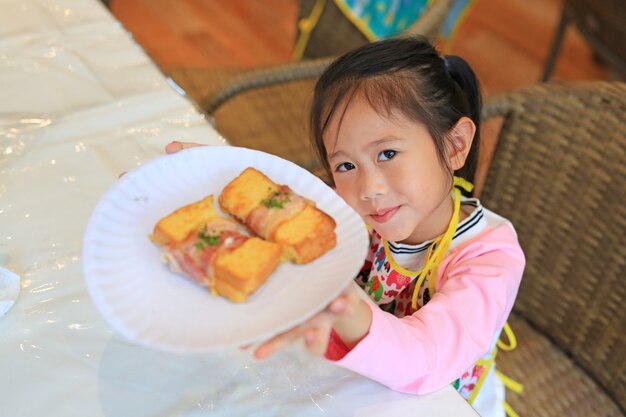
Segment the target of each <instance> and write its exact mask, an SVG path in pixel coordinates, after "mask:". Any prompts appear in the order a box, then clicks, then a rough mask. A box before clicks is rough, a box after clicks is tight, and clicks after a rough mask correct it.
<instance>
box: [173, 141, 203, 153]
mask: <svg viewBox="0 0 626 417" xmlns="http://www.w3.org/2000/svg"><path fill="white" fill-rule="evenodd" d="M196 146H202V145H201V144H199V143H193V142H179V141H177V140H175V141H172V142H170V143H168V144H167V145H165V153H168V154H170V153H176V152H178V151H182V150H183V149H188V148H195V147H196Z"/></svg>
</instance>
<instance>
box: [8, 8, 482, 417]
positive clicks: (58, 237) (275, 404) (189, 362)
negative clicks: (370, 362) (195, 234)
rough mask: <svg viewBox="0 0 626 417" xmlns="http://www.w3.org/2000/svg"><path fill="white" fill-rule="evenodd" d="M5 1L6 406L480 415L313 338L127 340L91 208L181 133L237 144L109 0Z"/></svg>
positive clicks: (20, 410)
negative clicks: (372, 375) (368, 369)
mask: <svg viewBox="0 0 626 417" xmlns="http://www.w3.org/2000/svg"><path fill="white" fill-rule="evenodd" d="M0 10H2V13H0V261H1V264H2V266H4V267H5V268H7V269H9V270H11V271H13V272H14V273H16V274H17V275H19V276H20V278H21V293H20V295H19V298H18V299H17V302H16V303H15V305H13V307H12V308H11V309H10V310H9V311H8V312H7V313H6V314H5V315H4V316H1V317H0V415H3V416H43V415H46V416H70V415H88V416H91V417H97V416H107V417H121V416H133V417H142V416H204V415H211V416H214V415H216V416H257V415H259V416H265V415H267V416H295V415H304V416H309V415H310V416H317V415H338V416H347V415H355V416H382V415H391V414H394V415H395V414H397V413H398V412H403V411H404V412H407V413H413V414H414V415H430V416H438V415H441V416H449V415H455V416H463V415H475V414H474V413H473V412H472V411H471V408H470V407H469V406H468V405H467V403H465V402H464V401H463V400H462V399H461V398H460V397H459V396H458V395H456V393H455V392H454V391H453V390H452V389H451V388H445V389H443V390H442V391H439V392H437V393H434V394H431V395H427V396H423V397H414V396H407V395H402V394H398V393H394V392H392V391H389V390H387V389H386V388H384V387H381V386H380V385H378V384H376V383H374V382H371V381H369V380H366V379H364V378H362V377H360V376H358V375H355V374H353V373H351V372H349V371H346V370H343V369H341V368H339V367H336V366H334V365H332V364H330V363H328V362H326V361H324V360H322V359H317V358H313V357H311V356H309V355H307V354H306V353H305V352H304V351H303V349H302V348H301V347H300V346H294V347H292V348H290V349H287V350H286V351H284V352H281V353H279V354H277V355H275V356H274V357H271V358H270V359H268V360H265V361H257V360H255V359H254V358H253V357H252V355H251V354H250V353H249V352H247V351H242V350H226V351H221V352H218V353H210V354H194V355H181V354H172V353H164V352H160V351H154V350H149V349H146V348H142V347H138V346H136V345H132V344H130V343H128V342H126V341H125V340H123V339H122V338H121V337H119V336H117V335H116V334H114V333H113V331H112V330H111V328H110V327H109V326H108V325H107V324H106V322H105V321H104V319H103V318H102V317H101V316H100V315H99V314H98V312H97V311H96V309H95V307H94V305H93V304H92V302H91V300H90V298H89V297H88V295H87V291H86V288H85V282H84V279H83V275H82V266H81V244H82V237H83V233H84V229H85V226H86V224H87V221H88V218H89V215H90V213H91V210H92V209H93V207H94V206H95V204H96V202H97V201H98V199H99V197H100V196H101V195H102V194H103V193H104V192H105V190H106V189H108V187H109V186H110V185H111V184H112V183H113V182H114V181H116V178H117V176H118V174H119V173H120V172H122V171H125V170H128V169H130V168H132V167H134V166H137V165H139V164H141V163H142V162H143V161H146V160H148V159H150V158H152V157H155V156H157V155H159V154H161V153H162V152H163V147H164V145H165V144H166V143H168V142H169V141H171V140H174V139H178V140H193V141H198V142H202V143H206V144H209V145H211V144H223V143H225V141H224V139H223V138H221V137H220V136H219V135H218V134H217V133H216V132H215V131H214V130H213V129H212V127H211V126H210V125H209V123H208V122H207V121H206V120H205V119H204V118H203V116H202V115H200V114H199V113H198V112H197V111H196V110H195V109H194V107H193V106H192V105H191V104H190V102H189V101H187V100H186V99H185V98H184V97H182V96H180V95H179V94H178V93H177V91H176V90H175V88H173V86H172V85H171V84H170V83H169V82H168V80H166V79H165V78H164V77H163V75H162V74H161V73H160V72H159V70H158V69H157V68H156V67H155V66H154V64H153V63H152V62H151V61H150V60H149V58H148V57H147V56H146V54H145V53H144V52H143V51H142V50H141V48H140V47H139V46H138V45H137V44H136V43H135V42H134V41H133V40H132V38H131V37H130V36H129V34H128V33H127V32H126V31H125V30H124V28H123V27H122V26H121V24H120V23H119V22H117V21H116V20H115V19H114V18H113V17H112V16H111V15H110V13H109V12H108V10H107V9H106V8H104V6H102V5H101V4H100V3H99V2H98V1H96V0H55V1H47V0H0Z"/></svg>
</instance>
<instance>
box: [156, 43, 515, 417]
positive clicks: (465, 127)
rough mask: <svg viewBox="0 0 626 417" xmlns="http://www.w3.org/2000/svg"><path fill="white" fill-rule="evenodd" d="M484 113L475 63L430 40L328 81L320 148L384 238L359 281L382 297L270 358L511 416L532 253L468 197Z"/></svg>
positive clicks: (320, 108)
mask: <svg viewBox="0 0 626 417" xmlns="http://www.w3.org/2000/svg"><path fill="white" fill-rule="evenodd" d="M480 108H481V100H480V93H479V89H478V83H477V80H476V77H475V75H474V73H473V71H472V70H471V68H470V67H469V65H468V64H467V62H465V61H464V60H463V59H462V58H459V57H455V56H448V57H445V58H442V57H441V56H439V55H438V53H437V51H436V50H435V49H434V48H433V47H432V46H431V45H430V44H429V43H428V42H426V41H424V40H421V39H395V40H386V41H381V42H377V43H372V44H369V45H366V46H364V47H361V48H359V49H357V50H355V51H352V52H349V53H347V54H346V55H344V56H342V57H341V58H339V59H338V60H337V61H335V62H334V63H333V64H332V65H331V66H330V67H329V68H328V69H327V70H326V72H325V73H324V74H323V75H322V77H321V78H320V80H319V81H318V83H317V85H316V88H315V96H314V101H313V106H312V112H311V127H312V131H313V136H314V137H313V140H314V143H315V146H316V148H317V150H318V153H319V155H320V157H321V158H322V160H323V161H324V164H325V166H326V168H327V169H329V170H330V172H331V174H332V178H333V180H334V183H335V188H336V191H337V193H338V194H339V195H340V196H341V197H342V198H343V199H344V200H345V201H346V202H347V203H348V204H349V205H350V206H351V207H352V208H353V209H354V210H356V211H357V212H358V213H359V214H360V215H361V216H362V218H363V219H364V221H365V223H366V224H367V225H368V226H369V227H370V229H369V231H370V250H369V253H368V256H367V259H366V260H365V264H364V266H363V268H362V270H361V272H360V273H359V275H358V276H357V277H356V279H355V281H356V284H358V287H360V288H362V289H363V290H364V293H365V294H367V296H368V297H362V296H359V293H361V294H363V291H361V290H360V289H359V288H358V287H357V286H356V285H354V286H350V287H349V288H347V289H346V290H345V291H344V292H343V293H342V295H341V296H339V297H338V298H337V299H335V300H334V301H333V302H332V303H331V304H330V305H329V306H328V308H327V309H326V310H324V311H322V312H321V313H319V314H317V315H316V316H314V317H313V318H312V319H310V320H308V321H307V322H306V323H303V324H301V325H299V326H297V327H295V328H293V329H291V330H289V331H287V332H285V333H282V334H280V335H278V336H276V337H274V338H273V339H271V340H269V341H267V342H265V343H264V344H262V345H261V346H259V347H258V348H257V349H256V351H255V355H256V356H257V357H258V358H264V357H267V356H268V355H270V354H272V353H274V352H276V351H277V350H279V349H281V348H283V347H285V346H286V345H287V344H289V343H291V342H293V341H295V340H297V339H300V338H304V343H305V346H306V347H307V348H308V349H309V351H311V352H312V353H315V354H324V355H325V356H326V358H328V359H329V360H332V361H335V363H337V364H338V365H340V366H343V367H346V368H349V369H351V370H353V371H356V372H358V373H360V374H362V375H364V376H366V377H368V378H371V379H373V380H376V381H378V382H380V383H382V384H385V385H387V386H388V387H390V388H392V389H394V390H397V391H401V392H407V393H415V394H423V393H428V392H432V391H435V390H438V389H440V388H442V387H443V386H445V385H446V384H453V385H454V386H455V387H456V388H457V390H458V391H459V392H460V393H461V395H462V396H463V397H465V398H466V399H467V400H468V401H470V403H471V404H472V405H473V406H474V408H475V409H476V410H477V411H478V412H479V414H480V415H481V416H483V417H486V416H503V415H504V408H503V397H504V392H503V387H502V385H501V384H499V381H497V380H496V378H495V366H494V358H495V354H496V341H497V340H498V337H499V335H500V332H501V329H502V328H503V326H504V325H505V322H506V319H507V317H508V315H509V313H510V311H511V308H512V306H513V302H514V300H515V296H516V294H517V290H518V287H519V284H520V280H521V277H522V271H523V268H524V256H523V253H522V250H521V249H520V246H519V243H518V241H517V237H516V234H515V231H514V229H513V227H512V226H511V224H510V223H509V222H508V221H507V220H506V219H504V218H502V217H500V216H498V215H496V214H495V213H492V212H490V211H489V210H487V209H486V208H484V207H482V206H481V204H480V202H479V201H478V200H477V199H471V198H465V197H462V196H461V192H460V190H459V188H465V191H467V192H469V191H471V190H470V188H471V184H469V181H472V180H473V177H474V171H475V162H476V158H477V148H478V142H479V131H480V130H479V126H480ZM181 147H184V144H180V143H173V144H170V145H168V149H167V150H168V152H172V151H175V150H177V149H180V148H181ZM455 175H456V176H459V177H463V178H465V180H462V179H459V178H457V177H455ZM363 295H364V294H363ZM365 298H367V300H366V299H365Z"/></svg>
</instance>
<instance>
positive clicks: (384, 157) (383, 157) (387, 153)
mask: <svg viewBox="0 0 626 417" xmlns="http://www.w3.org/2000/svg"><path fill="white" fill-rule="evenodd" d="M396 153H397V152H396V151H392V150H391V149H387V150H384V151H382V152H381V153H379V154H378V160H379V161H388V160H390V159H391V158H393V157H394V156H396Z"/></svg>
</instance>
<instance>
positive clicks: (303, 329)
mask: <svg viewBox="0 0 626 417" xmlns="http://www.w3.org/2000/svg"><path fill="white" fill-rule="evenodd" d="M371 321H372V317H371V310H370V309H369V306H367V304H366V303H365V302H364V301H363V300H361V299H360V298H359V295H358V294H357V292H356V290H355V288H354V287H353V286H352V285H350V286H348V288H346V290H345V291H344V292H343V293H341V295H339V296H338V297H337V298H335V299H334V300H333V301H332V302H331V303H330V304H329V305H328V307H326V309H324V310H323V311H321V312H319V313H317V314H316V315H314V316H313V317H312V318H310V319H309V320H307V321H305V322H304V323H302V324H300V325H298V326H296V327H294V328H292V329H290V330H287V331H285V332H283V333H281V334H279V335H277V336H274V337H273V338H272V339H270V340H268V341H267V342H264V343H263V344H262V345H261V346H259V347H258V348H257V349H256V350H255V351H254V356H255V357H256V358H257V359H264V358H267V357H268V356H270V355H272V354H273V353H275V352H277V351H279V350H281V349H284V348H285V347H287V346H288V345H290V344H291V343H293V342H295V341H297V340H299V339H300V338H304V346H305V347H306V348H307V350H308V351H309V352H310V353H312V354H313V355H317V356H322V355H323V354H324V353H325V352H326V348H327V347H328V341H329V338H330V332H331V330H332V329H333V328H335V331H337V332H338V333H339V335H340V336H341V338H342V340H343V341H344V343H346V345H347V346H348V347H349V348H352V347H354V346H355V345H356V344H357V343H358V342H359V341H360V340H361V339H362V338H363V337H364V336H365V335H366V334H367V332H368V331H369V326H370V324H371Z"/></svg>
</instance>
